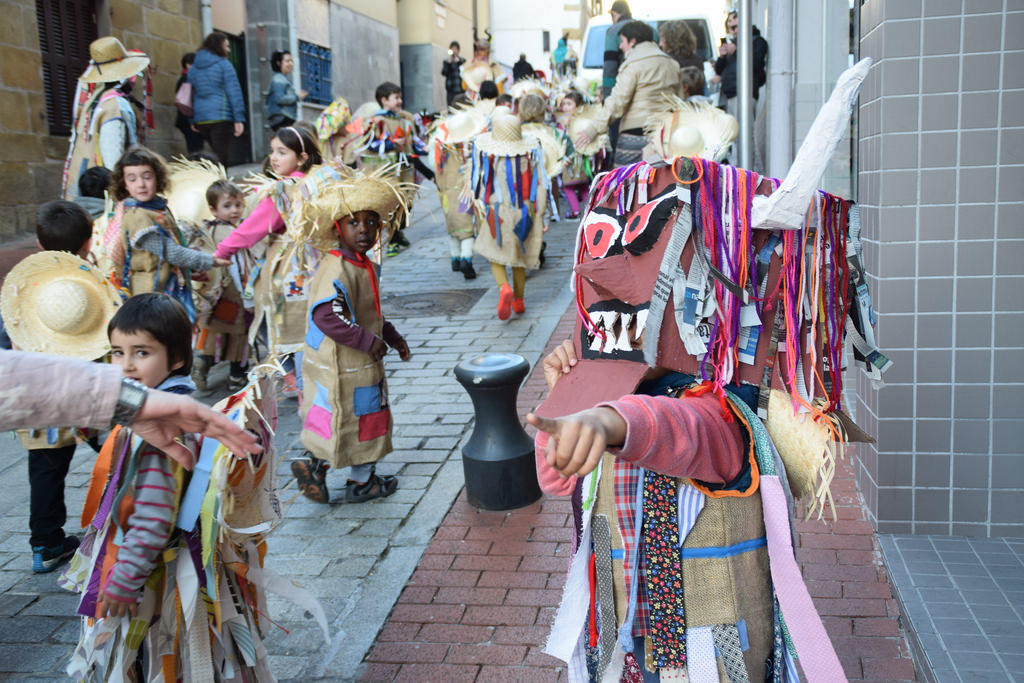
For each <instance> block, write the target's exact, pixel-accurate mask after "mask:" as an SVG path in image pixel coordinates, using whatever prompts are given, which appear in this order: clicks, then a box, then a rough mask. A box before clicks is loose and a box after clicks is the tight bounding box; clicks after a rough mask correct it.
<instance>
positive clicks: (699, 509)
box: [528, 60, 889, 683]
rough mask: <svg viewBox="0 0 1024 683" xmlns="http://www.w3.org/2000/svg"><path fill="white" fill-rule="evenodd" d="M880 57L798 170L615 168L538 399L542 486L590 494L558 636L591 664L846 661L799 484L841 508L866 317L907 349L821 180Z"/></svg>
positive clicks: (597, 670) (733, 672) (572, 676)
mask: <svg viewBox="0 0 1024 683" xmlns="http://www.w3.org/2000/svg"><path fill="white" fill-rule="evenodd" d="M865 61H867V60H865ZM866 72H867V65H866V64H865V63H861V64H858V65H857V66H855V67H854V68H853V69H851V70H850V72H848V73H847V74H845V75H844V76H843V77H841V78H840V80H839V82H838V83H837V86H836V93H834V94H833V98H832V99H831V100H830V101H829V103H828V104H827V105H826V107H825V109H826V110H828V111H827V113H826V112H825V111H823V113H822V114H821V115H819V120H818V121H816V123H815V125H814V126H812V131H811V133H810V135H809V140H811V141H812V142H811V144H810V145H808V144H807V143H805V146H804V147H803V148H801V151H800V154H798V155H797V160H796V161H795V162H794V168H793V170H792V171H791V172H790V174H789V176H787V179H786V181H785V183H784V184H783V186H782V187H781V188H780V187H779V186H778V181H775V180H772V179H761V178H759V177H758V176H757V175H756V174H754V173H750V172H748V171H743V170H740V169H735V168H733V167H727V166H721V165H719V164H717V163H716V162H713V161H709V160H705V159H700V158H696V157H695V158H694V159H692V161H691V160H686V159H681V160H673V161H672V162H669V163H666V162H658V163H654V164H647V163H642V164H638V165H635V166H633V167H630V168H628V169H626V170H620V171H619V172H615V171H613V172H611V173H607V174H604V175H601V176H598V178H596V179H595V184H594V190H593V193H592V197H591V201H590V203H589V207H588V209H589V211H588V215H587V216H586V217H585V218H584V220H583V222H582V224H581V229H580V238H579V241H578V244H579V252H578V255H577V265H576V267H575V278H574V280H575V287H576V292H577V304H578V313H579V318H578V324H577V327H576V332H575V334H574V337H573V339H572V340H571V341H570V342H566V343H565V344H563V345H562V346H561V347H560V348H559V349H557V350H556V352H555V353H553V354H552V355H551V356H549V357H548V358H547V359H546V360H545V375H546V377H547V379H548V383H549V386H551V387H552V390H551V394H550V395H549V397H548V399H547V400H546V401H545V403H544V404H543V405H542V406H541V407H540V408H539V409H538V411H537V413H538V415H541V416H543V417H538V416H537V415H531V416H528V420H529V421H530V422H531V423H532V424H533V425H535V426H536V427H538V429H540V430H542V433H541V434H539V438H538V452H537V464H538V478H539V479H540V482H541V485H542V488H544V489H545V490H546V491H548V492H550V493H561V494H569V495H572V496H573V502H574V504H573V507H574V515H575V518H576V522H577V523H576V525H575V534H574V539H573V547H574V556H573V559H572V564H571V566H570V571H569V576H568V579H567V581H566V589H565V595H564V598H563V602H562V605H561V607H560V608H559V612H558V615H557V616H556V618H555V621H554V623H553V626H552V632H551V636H550V638H549V640H548V644H547V647H546V650H545V651H546V652H547V653H548V654H552V655H553V656H556V657H559V658H561V659H563V660H565V661H566V662H568V663H569V680H570V681H588V680H590V681H599V680H623V681H629V682H630V683H637V682H639V681H641V680H643V679H644V678H645V677H647V676H650V675H651V674H648V673H645V672H644V671H643V670H644V669H646V670H647V672H652V673H654V672H656V675H658V676H659V677H660V679H661V680H683V677H685V679H686V680H692V681H698V682H704V681H719V680H729V681H746V680H771V681H795V680H799V679H798V678H797V677H796V676H797V674H796V661H799V664H800V667H801V669H802V672H803V676H804V677H805V678H806V680H809V681H822V682H825V681H828V682H831V681H841V680H845V675H844V673H843V669H842V667H841V665H840V663H839V661H838V658H837V657H836V655H835V652H834V650H833V648H832V646H831V643H830V642H829V640H828V637H827V635H826V633H825V630H824V627H823V626H822V624H821V620H820V618H819V617H818V616H817V614H816V612H815V611H814V606H813V603H812V601H811V599H810V596H809V594H808V593H807V589H806V587H805V586H804V585H803V582H802V579H801V576H800V570H799V567H798V566H797V565H796V561H795V557H794V552H793V547H792V529H791V527H790V518H791V515H792V498H791V494H790V489H791V487H790V484H791V483H792V494H793V495H797V496H799V495H802V494H806V493H813V505H812V508H811V509H812V511H813V510H815V509H817V510H819V514H820V511H821V509H823V507H824V505H825V503H826V502H827V501H828V496H829V494H828V483H829V480H830V478H831V472H832V464H833V463H834V458H835V454H836V450H838V449H841V445H840V444H841V442H842V441H847V440H855V439H862V438H863V437H864V435H863V433H861V432H859V430H858V429H857V428H856V426H855V425H854V424H853V423H852V422H851V421H850V420H849V418H848V417H846V416H845V414H844V413H843V412H842V410H841V408H842V404H841V400H842V368H843V363H844V361H843V357H842V356H843V343H844V335H846V334H849V335H850V336H851V337H853V341H854V346H855V349H857V354H856V359H857V360H858V361H861V362H862V363H863V366H864V367H865V369H866V370H868V372H869V374H871V375H872V376H873V377H875V378H877V377H878V375H879V373H880V372H881V371H882V370H884V369H885V368H887V367H888V365H889V363H888V361H887V360H886V359H885V358H884V356H882V355H881V354H880V353H878V352H877V350H875V349H873V348H871V347H870V344H868V343H866V342H865V334H864V333H866V332H868V331H869V330H870V305H869V301H868V300H867V298H866V297H867V293H866V288H862V287H861V284H862V283H863V277H864V274H863V271H862V269H861V268H860V263H859V258H858V255H857V239H856V233H855V231H853V230H850V225H849V220H850V218H849V217H850V212H851V210H852V209H853V207H852V203H851V202H849V201H846V200H843V199H840V198H838V197H835V196H833V195H828V194H825V193H821V192H815V190H814V186H813V184H811V183H816V182H817V180H818V179H819V178H820V174H821V170H822V169H823V168H824V163H827V161H828V159H829V157H830V156H831V154H832V152H833V151H834V149H835V144H836V143H837V142H838V140H839V137H840V134H841V130H842V127H843V125H844V124H845V121H846V117H847V116H848V114H849V110H850V107H851V106H852V102H853V99H854V98H855V97H856V92H857V89H858V88H859V85H860V82H861V81H862V80H863V78H864V75H865V74H866ZM825 122H830V123H831V125H832V126H834V128H831V129H829V128H830V126H829V125H826V123H825ZM687 200H689V201H687ZM866 337H867V338H868V339H870V338H871V336H870V334H868V335H866ZM634 390H635V394H636V395H627V394H630V393H632V392H634ZM593 406H596V407H593ZM581 409H582V410H581ZM545 434H547V435H550V438H549V439H548V438H545ZM608 451H610V453H609V452H608ZM787 477H788V479H787ZM588 568H593V569H591V571H592V572H593V573H592V574H591V575H592V576H595V577H596V578H595V579H594V581H593V582H592V583H589V584H588V573H589V572H588ZM588 593H589V596H590V599H589V600H588V599H587V595H588ZM588 621H589V624H590V626H589V628H588V627H587V624H588Z"/></svg>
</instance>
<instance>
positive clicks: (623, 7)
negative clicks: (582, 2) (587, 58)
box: [601, 0, 633, 98]
mask: <svg viewBox="0 0 1024 683" xmlns="http://www.w3.org/2000/svg"><path fill="white" fill-rule="evenodd" d="M608 14H609V15H611V18H612V25H611V26H609V27H608V31H607V32H606V33H605V34H604V67H603V70H602V73H601V97H602V98H604V97H608V96H609V95H611V94H612V88H614V87H615V79H616V77H617V76H618V73H619V67H620V66H621V65H622V62H623V59H624V56H623V53H622V50H620V49H619V31H621V30H622V27H623V26H625V25H626V22H628V21H632V20H633V13H632V12H631V11H630V10H629V3H628V2H626V0H615V2H613V3H612V8H611V9H610V10H608Z"/></svg>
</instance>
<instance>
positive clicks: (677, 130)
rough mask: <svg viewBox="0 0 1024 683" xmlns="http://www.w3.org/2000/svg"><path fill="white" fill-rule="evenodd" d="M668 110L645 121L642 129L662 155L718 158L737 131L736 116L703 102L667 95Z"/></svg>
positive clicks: (722, 156)
mask: <svg viewBox="0 0 1024 683" xmlns="http://www.w3.org/2000/svg"><path fill="white" fill-rule="evenodd" d="M669 105H670V107H671V111H668V112H664V113H659V114H657V115H655V116H653V117H651V118H650V119H648V121H647V126H646V127H645V131H646V133H647V136H648V138H650V140H651V143H652V144H653V146H654V150H655V151H656V152H657V154H658V155H659V156H660V157H661V158H662V159H671V158H674V157H677V156H687V157H692V156H699V157H702V158H704V159H711V160H712V161H721V160H722V159H724V158H725V155H726V154H728V152H729V145H731V144H732V142H733V140H735V139H736V136H737V135H739V130H740V128H739V123H738V122H737V121H736V117H735V116H732V115H731V114H727V113H725V112H724V111H722V110H721V109H719V108H718V107H714V106H711V105H710V104H708V103H705V102H687V101H685V100H681V99H679V98H678V97H675V96H672V97H670V98H669Z"/></svg>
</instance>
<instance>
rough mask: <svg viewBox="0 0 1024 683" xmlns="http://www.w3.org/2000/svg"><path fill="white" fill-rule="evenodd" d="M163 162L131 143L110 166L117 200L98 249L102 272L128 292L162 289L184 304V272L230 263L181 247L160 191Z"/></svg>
mask: <svg viewBox="0 0 1024 683" xmlns="http://www.w3.org/2000/svg"><path fill="white" fill-rule="evenodd" d="M166 189H167V167H166V166H165V165H164V162H163V160H162V159H161V158H160V157H159V156H158V155H157V154H156V153H154V152H152V151H150V150H148V149H146V148H145V147H132V148H130V149H129V150H128V151H127V152H125V153H124V156H122V157H121V158H120V160H118V162H117V165H116V166H114V172H113V180H112V183H111V188H110V191H111V195H113V198H114V201H116V202H118V205H117V208H116V209H115V210H114V217H113V218H112V219H111V221H110V224H109V225H108V226H107V231H106V235H105V236H104V239H103V251H104V254H105V258H106V260H107V262H106V263H105V264H104V265H105V266H106V270H107V275H108V277H109V278H110V280H111V282H113V283H114V284H115V285H117V286H118V288H119V289H121V290H122V291H123V292H125V294H126V295H127V296H132V295H134V294H140V293H143V292H166V293H169V294H172V295H174V296H175V297H176V298H179V299H180V300H181V301H182V302H183V303H185V304H186V305H188V300H189V299H190V298H191V296H192V294H191V289H190V287H189V282H188V281H189V278H190V276H191V274H190V272H189V271H193V270H210V269H211V268H213V267H215V266H227V265H228V264H229V263H230V262H229V261H227V260H226V259H223V258H218V257H214V256H210V255H209V254H206V253H204V252H202V251H199V250H198V249H189V248H188V247H186V246H184V244H185V240H184V239H183V237H182V235H181V231H180V230H179V229H178V225H177V223H176V222H175V220H174V216H173V215H172V214H171V211H170V209H169V208H168V207H167V200H166V199H164V198H163V197H161V196H160V193H161V192H163V191H164V190H166Z"/></svg>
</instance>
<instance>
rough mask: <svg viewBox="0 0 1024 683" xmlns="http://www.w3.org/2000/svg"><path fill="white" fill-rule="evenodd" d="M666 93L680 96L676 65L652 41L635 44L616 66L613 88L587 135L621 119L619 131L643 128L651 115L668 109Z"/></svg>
mask: <svg viewBox="0 0 1024 683" xmlns="http://www.w3.org/2000/svg"><path fill="white" fill-rule="evenodd" d="M666 95H680V96H681V95H682V88H681V87H680V85H679V64H678V63H677V62H676V60H674V59H672V58H671V57H669V56H668V55H667V54H665V53H664V52H662V51H661V48H659V47H658V46H657V45H655V44H654V43H652V42H649V41H648V42H643V43H637V44H636V46H635V47H634V48H633V49H632V50H630V51H629V52H628V53H627V54H626V59H625V61H623V62H622V66H621V67H619V75H618V76H616V78H615V87H614V88H612V92H611V94H610V95H609V96H608V97H607V98H605V100H604V106H602V107H601V111H600V112H599V113H598V115H597V117H596V124H597V128H596V130H594V131H593V132H594V135H591V138H593V137H596V135H597V134H600V133H604V132H605V131H607V130H608V124H609V122H611V121H615V120H618V119H621V120H622V123H621V125H620V126H619V130H629V129H631V128H643V127H644V124H646V123H647V119H648V118H650V117H651V115H653V114H657V113H659V112H663V111H667V110H668V109H669V106H670V105H669V104H668V103H667V102H666V101H665V96H666Z"/></svg>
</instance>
